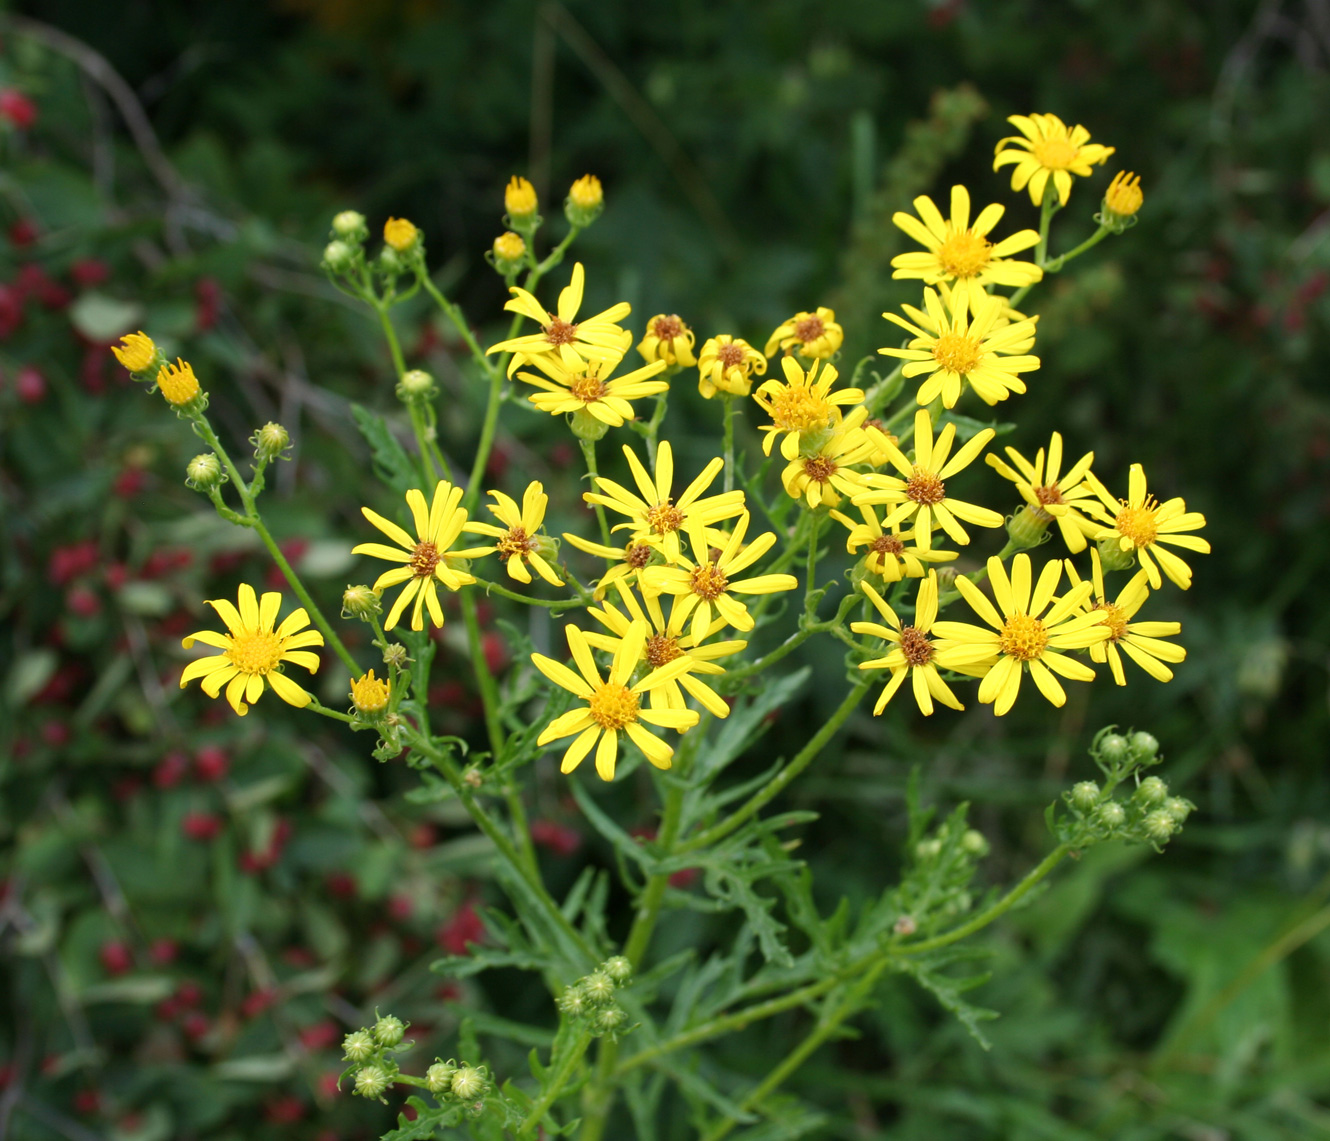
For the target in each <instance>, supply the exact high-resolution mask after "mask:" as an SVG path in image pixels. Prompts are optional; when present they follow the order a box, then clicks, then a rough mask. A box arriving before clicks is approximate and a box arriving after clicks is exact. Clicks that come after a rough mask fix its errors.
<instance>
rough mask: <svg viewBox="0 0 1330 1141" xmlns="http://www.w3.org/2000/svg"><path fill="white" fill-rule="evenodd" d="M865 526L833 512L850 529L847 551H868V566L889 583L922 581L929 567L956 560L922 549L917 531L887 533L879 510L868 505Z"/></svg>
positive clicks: (896, 529)
mask: <svg viewBox="0 0 1330 1141" xmlns="http://www.w3.org/2000/svg"><path fill="white" fill-rule="evenodd" d="M859 513H860V514H861V515H862V516H863V519H864V521H863V522H862V523H856V522H855V521H854V520H853V519H851V518H850V517H849V516H847V515H843V514H841V512H839V511H833V512H832V513H831V517H832V518H833V519H835V520H836V521H837V522H840V523H843V524H844V525H845V526H846V527H848V528H849V529H850V534H849V536H848V538H847V539H846V540H845V549H846V550H847V551H848V552H849V553H850V554H855V553H856V552H857V551H858V550H859V549H860V548H861V547H862V548H864V566H865V568H866V569H867V570H868V571H869V572H870V573H872V574H875V575H879V576H880V577H881V578H882V579H883V581H885V582H900V580H901V579H902V578H921V577H923V574H924V564H925V563H944V562H950V561H951V560H952V559H954V558H956V554H957V552H955V551H939V550H937V549H935V548H933V547H928V548H921V547H920V546H919V543H918V541H917V539H916V537H915V532H914V531H906V532H904V533H902V532H901V530H900V525H899V524H897V525H896V526H894V527H892V528H890V529H889V530H883V528H882V520H880V519H879V518H878V517H877V510H876V508H874V507H872V506H871V505H869V504H864V505H863V506H861V507H860V508H859Z"/></svg>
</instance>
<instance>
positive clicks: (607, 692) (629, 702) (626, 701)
mask: <svg viewBox="0 0 1330 1141" xmlns="http://www.w3.org/2000/svg"><path fill="white" fill-rule="evenodd" d="M587 705H588V706H589V708H590V711H591V720H593V721H594V722H595V723H596V724H597V725H599V726H600V727H601V728H602V729H624V728H626V727H627V726H629V725H631V724H633V722H634V721H636V720H637V711H638V709H639V708H640V702H639V701H638V699H637V694H635V693H634V692H633V691H632V690H631V689H629V688H628V687H627V686H626V685H616V684H615V683H614V682H609V683H607V684H605V685H602V686H600V687H598V688H597V689H596V691H595V692H594V693H592V695H591V696H590V698H588V699H587Z"/></svg>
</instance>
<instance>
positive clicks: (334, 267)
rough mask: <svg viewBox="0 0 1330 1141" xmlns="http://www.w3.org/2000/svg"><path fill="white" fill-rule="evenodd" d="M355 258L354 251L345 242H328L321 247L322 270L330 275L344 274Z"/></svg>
mask: <svg viewBox="0 0 1330 1141" xmlns="http://www.w3.org/2000/svg"><path fill="white" fill-rule="evenodd" d="M355 257H356V251H355V249H354V248H353V247H352V246H349V245H348V244H347V243H346V242H329V243H328V244H327V245H326V246H324V247H323V268H324V269H326V270H328V271H329V272H330V273H344V272H345V271H346V270H347V269H349V268H350V266H351V263H352V262H353V261H354V260H355Z"/></svg>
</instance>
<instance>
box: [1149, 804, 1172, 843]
mask: <svg viewBox="0 0 1330 1141" xmlns="http://www.w3.org/2000/svg"><path fill="white" fill-rule="evenodd" d="M1143 823H1144V825H1145V834H1146V835H1147V836H1149V837H1150V839H1151V840H1153V841H1154V842H1155V843H1157V844H1160V843H1163V842H1164V841H1165V840H1167V839H1168V838H1169V837H1170V836H1172V835H1173V833H1174V832H1176V831H1177V828H1178V824H1177V821H1176V820H1174V819H1173V817H1172V816H1170V815H1169V814H1168V813H1167V812H1165V811H1164V810H1163V809H1162V808H1160V809H1156V810H1155V811H1154V812H1151V813H1149V814H1148V815H1147V816H1146V818H1145V820H1144V821H1143Z"/></svg>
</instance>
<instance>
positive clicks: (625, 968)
mask: <svg viewBox="0 0 1330 1141" xmlns="http://www.w3.org/2000/svg"><path fill="white" fill-rule="evenodd" d="M600 969H601V970H602V971H604V972H605V973H606V974H607V975H609V976H610V978H612V979H613V980H614V981H615V982H616V983H626V982H627V981H628V980H629V979H630V978H632V977H633V964H632V963H630V962H629V961H628V959H627V958H626V957H625V956H623V955H615V956H614V958H612V959H606V960H605V961H604V962H603V963H601V964H600Z"/></svg>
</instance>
